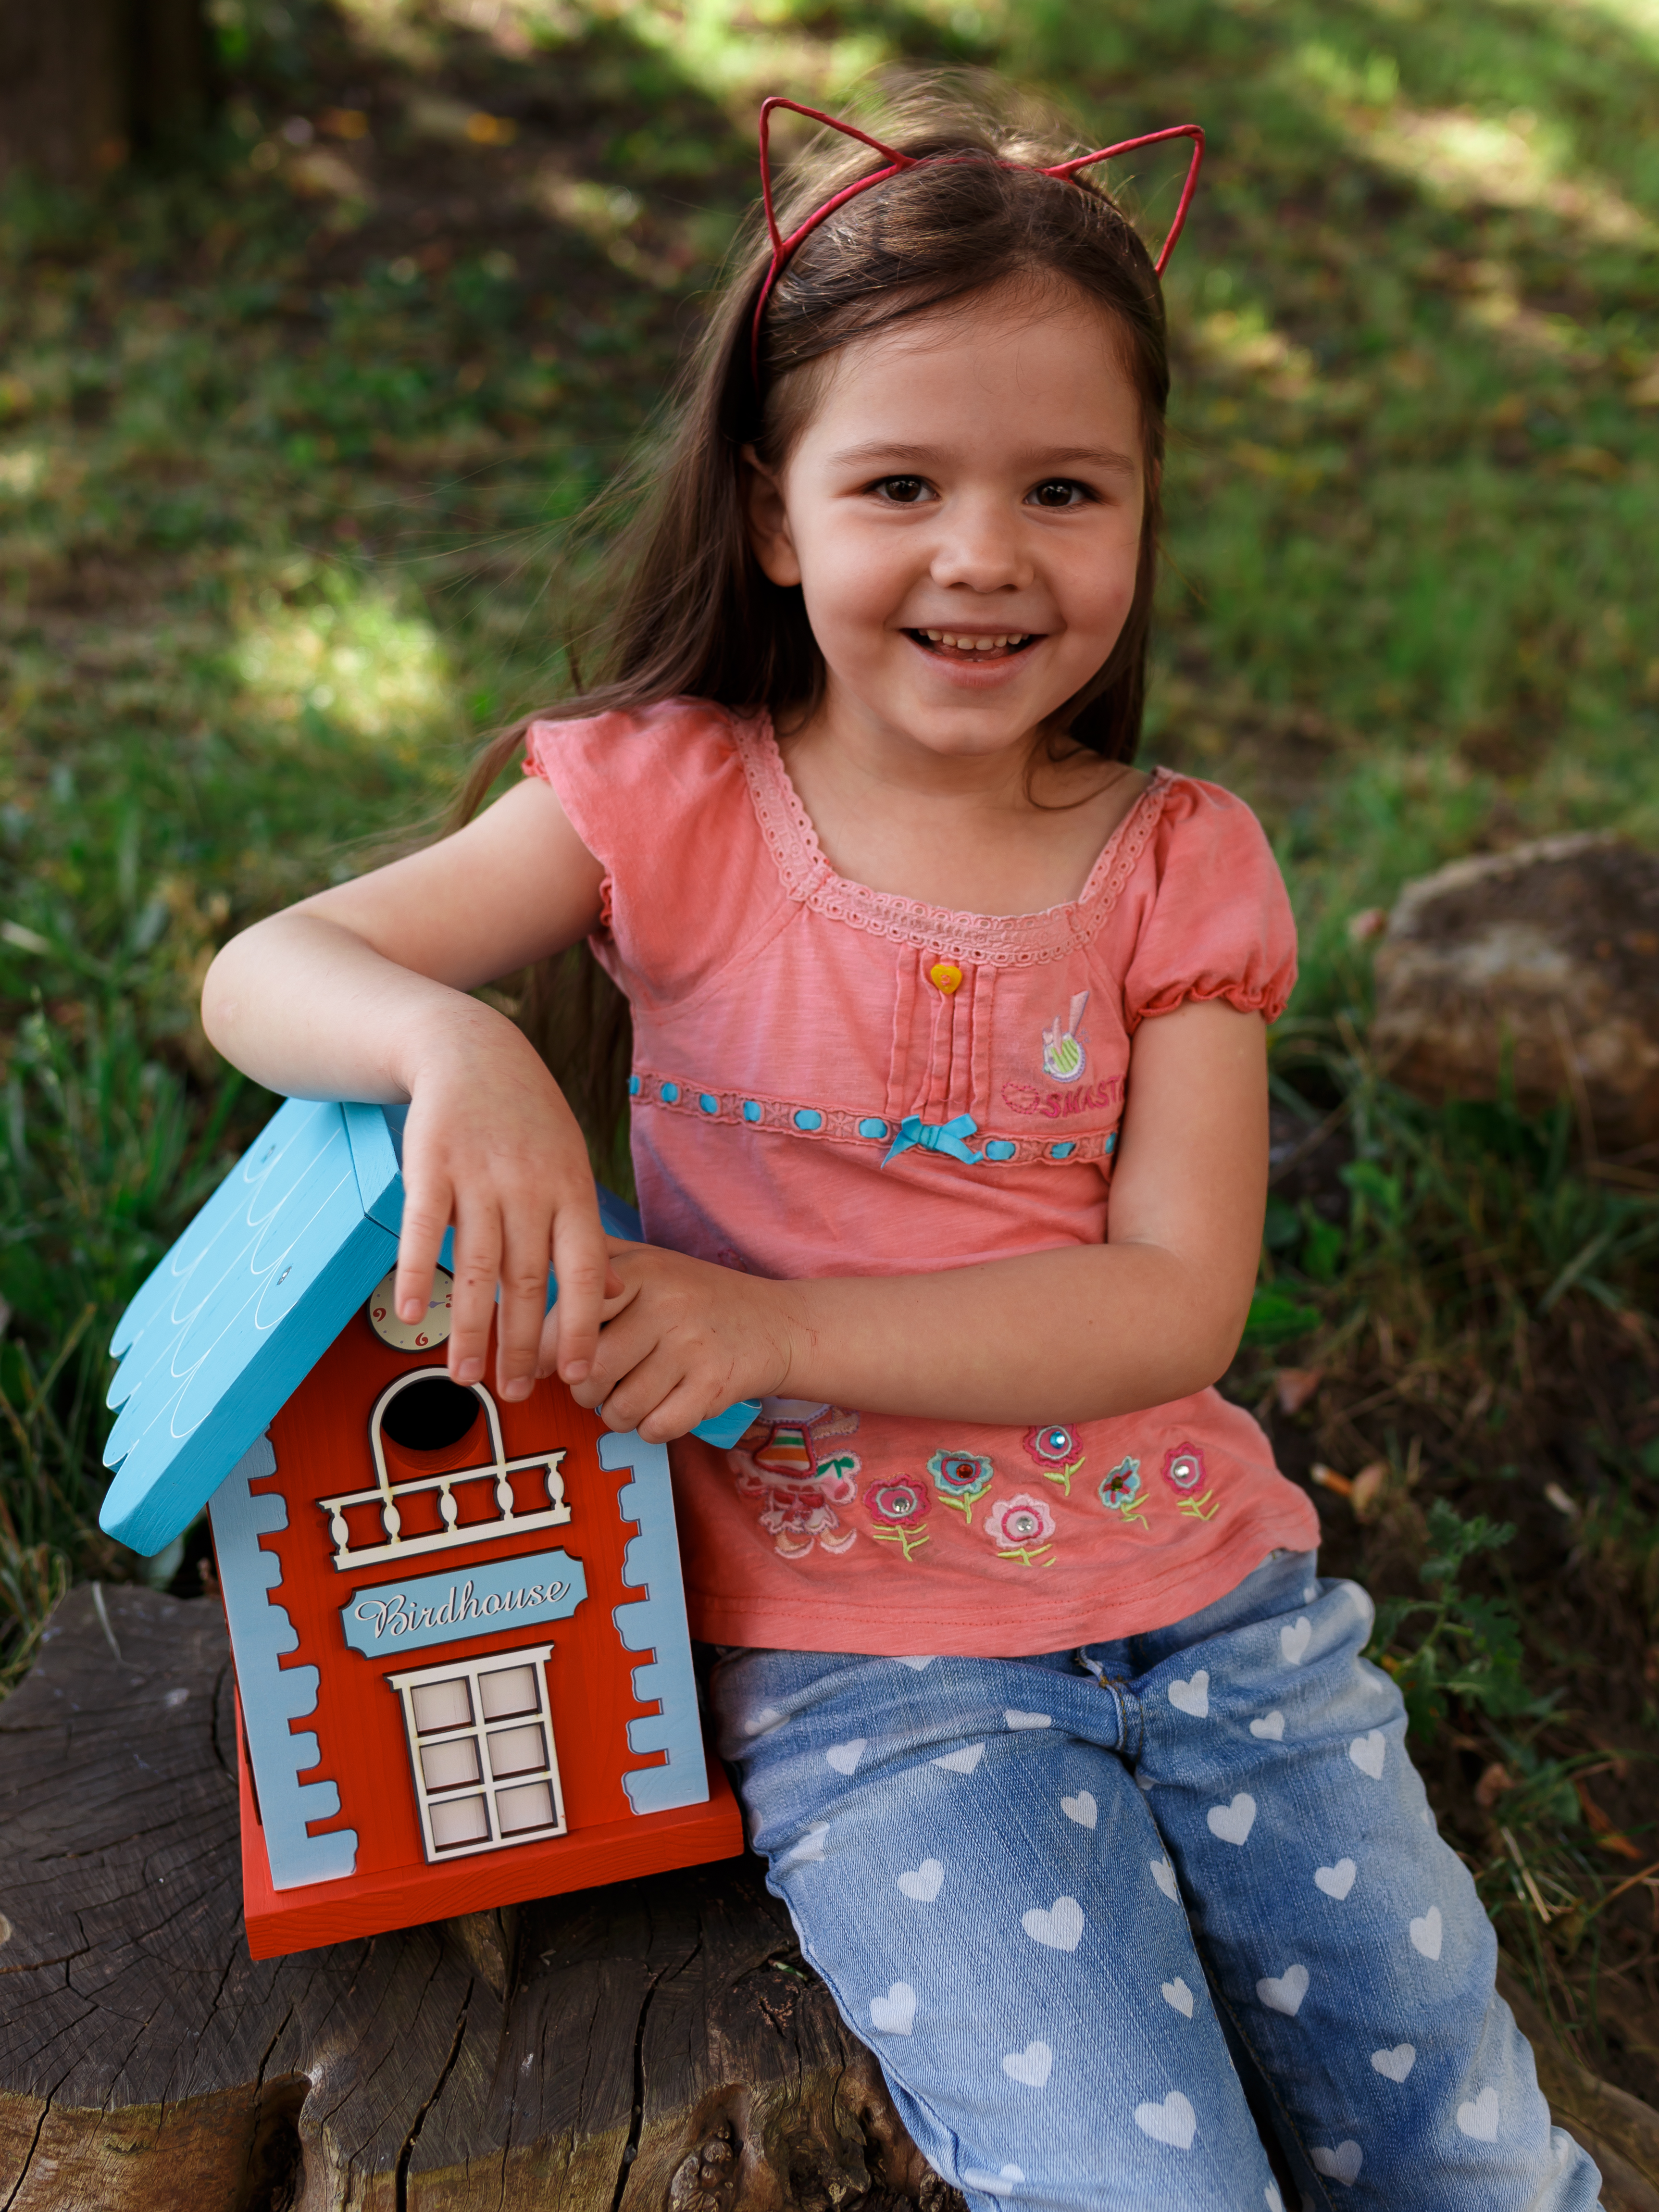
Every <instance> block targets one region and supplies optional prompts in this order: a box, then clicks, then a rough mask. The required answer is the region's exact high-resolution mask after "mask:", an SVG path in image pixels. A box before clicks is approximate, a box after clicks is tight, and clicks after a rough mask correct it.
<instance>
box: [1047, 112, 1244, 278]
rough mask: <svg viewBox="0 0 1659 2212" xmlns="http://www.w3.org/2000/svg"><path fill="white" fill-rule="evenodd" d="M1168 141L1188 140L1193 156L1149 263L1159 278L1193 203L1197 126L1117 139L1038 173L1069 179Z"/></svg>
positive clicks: (1199, 142)
mask: <svg viewBox="0 0 1659 2212" xmlns="http://www.w3.org/2000/svg"><path fill="white" fill-rule="evenodd" d="M1168 138H1190V139H1191V140H1192V142H1193V157H1192V159H1191V161H1188V164H1187V181H1186V183H1185V184H1184V185H1182V188H1181V198H1180V201H1179V203H1178V204H1177V205H1176V211H1175V221H1174V222H1172V223H1171V224H1170V233H1169V236H1168V237H1167V238H1166V239H1165V240H1164V244H1163V246H1162V248H1161V249H1160V251H1159V252H1158V258H1157V260H1156V261H1155V262H1153V264H1152V268H1153V270H1154V271H1155V273H1156V274H1157V275H1158V276H1162V275H1163V274H1164V267H1165V264H1167V263H1168V261H1169V258H1170V255H1171V254H1172V253H1173V252H1175V243H1176V239H1178V238H1179V237H1180V235H1181V231H1182V224H1183V223H1185V222H1186V220H1187V210H1188V208H1189V207H1190V206H1191V205H1192V204H1193V194H1194V191H1196V190H1197V189H1198V172H1199V169H1200V166H1201V165H1202V163H1203V160H1204V132H1203V129H1202V126H1201V125H1199V124H1196V123H1176V124H1173V125H1171V126H1170V129H1169V130H1167V131H1148V132H1147V133H1146V137H1144V138H1124V139H1121V140H1120V141H1119V143H1117V144H1116V145H1115V146H1103V147H1102V148H1101V149H1100V150H1099V151H1098V153H1095V154H1079V155H1078V157H1077V159H1076V160H1075V161H1058V162H1056V163H1055V165H1054V167H1053V168H1052V169H1045V170H1044V171H1043V175H1044V176H1045V177H1065V178H1066V179H1071V178H1073V177H1075V176H1076V175H1077V173H1078V171H1079V169H1091V168H1092V167H1094V165H1095V163H1096V162H1097V161H1111V160H1113V159H1114V157H1115V155H1119V154H1133V152H1134V150H1135V149H1136V148H1137V147H1138V146H1160V145H1162V144H1163V143H1164V141H1165V139H1168Z"/></svg>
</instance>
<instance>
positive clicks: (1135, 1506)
mask: <svg viewBox="0 0 1659 2212" xmlns="http://www.w3.org/2000/svg"><path fill="white" fill-rule="evenodd" d="M1096 1494H1097V1496H1098V1498H1099V1499H1100V1502H1101V1504H1103V1506H1104V1507H1105V1508H1106V1510H1107V1511H1108V1512H1109V1513H1121V1515H1122V1516H1123V1517H1124V1519H1125V1520H1126V1521H1136V1522H1139V1524H1140V1526H1141V1527H1142V1528H1146V1527H1148V1526H1149V1525H1150V1524H1149V1523H1148V1522H1147V1519H1146V1497H1145V1495H1144V1486H1143V1484H1142V1482H1141V1480H1140V1462H1139V1460H1138V1459H1135V1458H1133V1457H1132V1456H1131V1455H1128V1454H1126V1455H1124V1457H1123V1458H1121V1460H1119V1462H1118V1463H1117V1465H1116V1466H1115V1468H1112V1469H1111V1470H1110V1472H1109V1474H1107V1475H1106V1476H1105V1477H1104V1478H1103V1480H1102V1482H1101V1484H1100V1487H1099V1489H1098V1491H1097V1493H1096Z"/></svg>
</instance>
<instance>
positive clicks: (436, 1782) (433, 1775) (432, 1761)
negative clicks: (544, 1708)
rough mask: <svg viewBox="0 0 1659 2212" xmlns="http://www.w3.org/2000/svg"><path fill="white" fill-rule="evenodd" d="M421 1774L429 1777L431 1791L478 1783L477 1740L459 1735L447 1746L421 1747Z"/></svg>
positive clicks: (441, 1744)
mask: <svg viewBox="0 0 1659 2212" xmlns="http://www.w3.org/2000/svg"><path fill="white" fill-rule="evenodd" d="M538 1734H539V1730H538ZM421 1771H422V1774H424V1775H425V1777H426V1786H427V1788H428V1790H459V1788H460V1786H461V1784H463V1783H464V1782H476V1781H477V1779H478V1740H477V1737H476V1736H471V1735H459V1736H456V1737H454V1738H453V1741H450V1742H448V1743H428V1744H422V1747H421ZM495 1771H496V1772H497V1773H500V1771H501V1769H500V1768H499V1767H498V1768H497V1769H496V1770H495Z"/></svg>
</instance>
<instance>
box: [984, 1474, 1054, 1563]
mask: <svg viewBox="0 0 1659 2212" xmlns="http://www.w3.org/2000/svg"><path fill="white" fill-rule="evenodd" d="M985 1533H986V1534H987V1536H988V1537H989V1538H990V1540H991V1541H992V1542H993V1543H994V1545H995V1546H996V1547H997V1551H998V1553H999V1554H1000V1557H1001V1558H1003V1559H1019V1560H1021V1561H1023V1562H1024V1565H1026V1566H1028V1567H1038V1566H1042V1567H1052V1566H1053V1565H1054V1556H1053V1554H1054V1546H1053V1544H1052V1543H1051V1542H1050V1541H1049V1539H1050V1538H1051V1537H1052V1536H1053V1534H1054V1515H1053V1514H1052V1513H1051V1512H1050V1511H1049V1510H1048V1507H1047V1506H1046V1505H1045V1504H1043V1502H1042V1499H1041V1498H1033V1497H1032V1496H1031V1495H1030V1492H1027V1491H1024V1490H1022V1491H1018V1492H1016V1493H1015V1495H1014V1496H1013V1497H1012V1498H993V1499H992V1500H991V1503H990V1504H988V1505H987V1507H986V1509H985Z"/></svg>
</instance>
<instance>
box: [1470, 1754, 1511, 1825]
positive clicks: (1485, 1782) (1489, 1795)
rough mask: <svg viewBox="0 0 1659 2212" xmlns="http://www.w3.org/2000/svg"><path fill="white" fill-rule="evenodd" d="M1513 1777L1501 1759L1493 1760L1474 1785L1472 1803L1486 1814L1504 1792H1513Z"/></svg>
mask: <svg viewBox="0 0 1659 2212" xmlns="http://www.w3.org/2000/svg"><path fill="white" fill-rule="evenodd" d="M1514 1787H1515V1777H1514V1776H1513V1775H1512V1774H1511V1773H1510V1770H1509V1769H1508V1767H1507V1766H1505V1765H1504V1762H1503V1760H1502V1759H1493V1761H1492V1765H1490V1766H1489V1767H1488V1768H1487V1769H1486V1772H1485V1773H1484V1774H1483V1775H1482V1776H1481V1778H1480V1780H1479V1781H1478V1782H1477V1783H1476V1784H1475V1785H1474V1802H1475V1803H1476V1804H1477V1805H1480V1806H1481V1807H1483V1808H1485V1810H1486V1811H1487V1812H1488V1813H1490V1812H1491V1810H1492V1807H1493V1806H1494V1805H1495V1804H1496V1803H1497V1802H1498V1799H1499V1798H1500V1797H1501V1796H1503V1795H1504V1791H1505V1790H1513V1789H1514Z"/></svg>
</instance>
